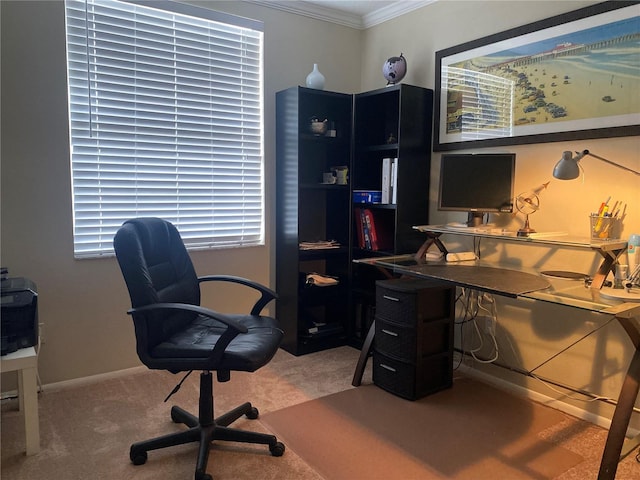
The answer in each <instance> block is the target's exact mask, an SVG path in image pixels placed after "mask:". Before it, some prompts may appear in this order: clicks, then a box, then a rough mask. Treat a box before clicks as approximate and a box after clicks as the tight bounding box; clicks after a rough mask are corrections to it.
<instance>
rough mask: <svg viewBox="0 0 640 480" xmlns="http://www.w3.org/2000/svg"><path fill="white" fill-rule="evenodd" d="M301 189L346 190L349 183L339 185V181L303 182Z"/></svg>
mask: <svg viewBox="0 0 640 480" xmlns="http://www.w3.org/2000/svg"><path fill="white" fill-rule="evenodd" d="M300 188H301V189H309V190H314V189H318V190H336V191H346V190H349V184H346V185H338V184H337V183H320V182H317V183H301V184H300Z"/></svg>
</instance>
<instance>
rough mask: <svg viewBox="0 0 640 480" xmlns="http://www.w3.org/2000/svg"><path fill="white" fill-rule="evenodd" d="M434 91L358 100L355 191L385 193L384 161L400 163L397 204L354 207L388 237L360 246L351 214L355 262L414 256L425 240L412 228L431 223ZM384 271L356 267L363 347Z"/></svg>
mask: <svg viewBox="0 0 640 480" xmlns="http://www.w3.org/2000/svg"><path fill="white" fill-rule="evenodd" d="M432 118H433V91H432V90H429V89H426V88H421V87H416V86H413V85H405V84H399V85H394V86H389V87H386V88H382V89H378V90H373V91H370V92H365V93H360V94H356V95H355V96H354V123H353V151H352V164H351V176H352V189H353V190H382V163H383V159H384V158H396V159H397V180H396V189H397V198H396V202H395V203H391V204H381V203H368V204H360V203H352V212H353V211H355V209H356V208H359V209H362V208H366V209H368V210H369V211H370V212H371V215H372V217H373V219H374V221H375V227H376V230H378V236H380V235H382V236H383V237H384V238H386V239H387V242H385V245H384V248H382V249H380V250H371V249H368V248H360V247H359V242H358V241H357V238H358V230H357V222H358V218H357V215H355V214H353V213H352V216H353V221H352V227H351V228H352V238H353V239H354V242H353V243H352V246H353V248H352V258H363V257H371V256H375V255H391V254H394V255H395V254H402V253H412V252H415V251H417V250H418V248H419V247H420V246H421V245H422V243H423V241H424V236H423V235H421V234H420V233H419V232H416V231H415V230H413V229H412V226H413V225H421V224H428V223H429V222H428V219H429V172H430V165H431V132H432ZM385 278H388V274H387V273H386V272H383V271H380V270H377V269H375V268H371V267H369V266H354V267H353V269H352V277H351V281H352V283H351V301H350V303H351V306H352V314H351V316H352V322H351V323H350V329H349V332H348V335H349V340H350V343H352V344H353V345H354V346H358V347H359V346H361V345H362V342H363V340H364V337H365V336H366V333H367V332H368V330H369V326H370V325H371V322H372V321H373V318H374V315H375V290H376V288H375V282H376V281H377V280H384V279H385Z"/></svg>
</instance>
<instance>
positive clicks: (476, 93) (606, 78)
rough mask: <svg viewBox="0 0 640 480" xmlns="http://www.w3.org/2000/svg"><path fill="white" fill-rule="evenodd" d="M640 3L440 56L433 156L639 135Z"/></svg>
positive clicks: (579, 13) (614, 5)
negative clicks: (439, 152) (460, 151)
mask: <svg viewBox="0 0 640 480" xmlns="http://www.w3.org/2000/svg"><path fill="white" fill-rule="evenodd" d="M639 15H640V4H639V3H638V2H636V1H633V2H632V1H615V2H614V1H611V2H604V3H599V4H595V5H592V6H590V7H586V8H582V9H580V10H575V11H573V12H569V13H566V14H563V15H558V16H555V17H552V18H548V19H546V20H541V21H539V22H535V23H531V24H528V25H524V26H522V27H518V28H514V29H511V30H507V31H504V32H501V33H497V34H494V35H491V36H488V37H485V38H481V39H479V40H474V41H471V42H467V43H465V44H462V45H457V46H454V47H450V48H447V49H445V50H441V51H438V52H436V83H435V86H436V88H435V112H434V113H435V118H434V120H435V121H434V147H433V148H434V150H435V151H444V150H457V149H465V148H472V147H476V148H477V147H489V146H496V145H514V144H525V143H540V142H556V141H566V140H578V139H587V138H606V137H620V136H631V135H640V16H639Z"/></svg>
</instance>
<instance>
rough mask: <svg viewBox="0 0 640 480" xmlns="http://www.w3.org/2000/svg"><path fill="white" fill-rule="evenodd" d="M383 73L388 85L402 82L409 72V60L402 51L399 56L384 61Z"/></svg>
mask: <svg viewBox="0 0 640 480" xmlns="http://www.w3.org/2000/svg"><path fill="white" fill-rule="evenodd" d="M382 74H383V75H384V78H385V79H386V80H387V85H390V84H394V83H398V82H400V81H401V80H402V79H403V78H404V76H405V75H406V74H407V60H406V59H405V58H404V56H403V55H402V53H401V54H400V56H399V57H391V58H389V59H387V61H386V62H384V65H383V66H382Z"/></svg>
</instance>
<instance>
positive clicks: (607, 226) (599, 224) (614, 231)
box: [589, 215, 620, 241]
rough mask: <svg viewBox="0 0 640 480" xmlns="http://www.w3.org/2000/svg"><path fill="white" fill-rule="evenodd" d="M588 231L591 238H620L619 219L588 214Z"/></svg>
mask: <svg viewBox="0 0 640 480" xmlns="http://www.w3.org/2000/svg"><path fill="white" fill-rule="evenodd" d="M589 220H590V222H589V227H590V228H589V231H590V236H591V240H600V241H602V240H614V239H619V238H620V221H619V219H618V218H615V217H603V216H600V215H590V217H589Z"/></svg>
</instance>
